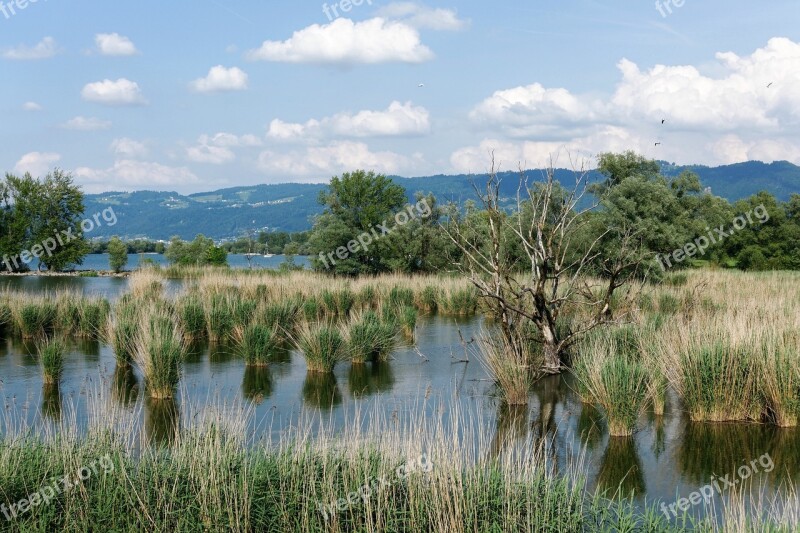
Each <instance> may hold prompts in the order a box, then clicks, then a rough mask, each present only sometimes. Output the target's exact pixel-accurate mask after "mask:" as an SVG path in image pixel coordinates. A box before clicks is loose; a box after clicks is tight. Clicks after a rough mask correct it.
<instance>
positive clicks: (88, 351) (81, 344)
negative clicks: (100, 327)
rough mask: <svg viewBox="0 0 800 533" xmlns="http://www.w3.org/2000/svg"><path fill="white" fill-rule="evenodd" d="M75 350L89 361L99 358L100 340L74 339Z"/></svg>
mask: <svg viewBox="0 0 800 533" xmlns="http://www.w3.org/2000/svg"><path fill="white" fill-rule="evenodd" d="M74 346H75V350H76V351H77V352H78V353H81V354H83V355H84V356H86V358H87V359H88V360H89V361H98V360H99V359H100V341H98V340H96V339H95V340H93V339H76V340H75V345H74Z"/></svg>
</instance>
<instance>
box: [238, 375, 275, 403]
mask: <svg viewBox="0 0 800 533" xmlns="http://www.w3.org/2000/svg"><path fill="white" fill-rule="evenodd" d="M274 387H275V379H274V378H273V377H272V371H271V370H270V369H269V367H266V366H246V367H245V369H244V379H243V380H242V394H244V397H245V398H247V399H248V400H253V402H255V403H256V404H260V403H261V402H263V401H264V400H265V399H266V398H269V397H270V396H272V390H273V389H274Z"/></svg>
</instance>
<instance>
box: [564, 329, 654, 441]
mask: <svg viewBox="0 0 800 533" xmlns="http://www.w3.org/2000/svg"><path fill="white" fill-rule="evenodd" d="M578 358H579V362H578V363H577V364H576V365H575V366H574V368H573V373H574V374H575V377H576V378H577V380H578V382H579V383H580V384H581V387H580V388H579V391H580V393H582V395H583V397H584V398H583V399H584V401H586V402H587V403H596V404H599V405H600V407H601V408H602V410H603V412H604V413H605V415H606V419H607V420H608V428H609V434H610V435H611V436H613V437H627V436H630V435H632V434H633V431H634V430H635V428H636V422H637V420H638V418H639V415H640V414H641V413H642V411H643V410H644V407H645V404H646V402H647V399H648V382H649V376H648V373H647V370H646V369H645V366H644V365H643V364H642V363H640V362H639V361H636V360H633V359H632V358H631V357H630V355H626V354H625V353H624V352H621V351H620V350H619V348H618V344H617V340H616V338H615V334H614V333H612V332H608V331H599V332H595V333H594V334H593V335H591V336H590V337H588V338H587V339H586V341H585V342H584V343H582V345H581V349H580V354H579V355H578Z"/></svg>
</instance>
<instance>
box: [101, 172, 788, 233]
mask: <svg viewBox="0 0 800 533" xmlns="http://www.w3.org/2000/svg"><path fill="white" fill-rule="evenodd" d="M662 167H663V172H664V174H665V175H668V176H676V175H678V174H679V173H680V172H682V171H683V170H692V171H693V172H696V173H697V174H698V175H699V176H700V179H701V181H702V183H703V186H705V187H711V190H712V192H713V193H714V194H716V195H718V196H722V197H724V198H727V199H728V200H731V201H735V200H739V199H741V198H745V197H747V196H750V195H752V194H754V193H756V192H758V191H761V190H766V191H769V192H771V193H772V194H774V195H775V196H777V197H778V198H779V199H781V200H787V199H788V198H789V196H790V195H791V194H792V193H800V167H798V166H796V165H793V164H791V163H788V162H785V161H782V162H776V163H772V164H765V163H761V162H757V161H750V162H747V163H740V164H736V165H727V166H720V167H705V166H688V167H682V166H675V165H672V164H669V163H662ZM540 173H541V171H539V170H531V171H529V172H528V175H529V176H530V177H531V178H535V177H536V176H539V175H540ZM501 177H502V191H503V194H504V195H505V196H507V197H513V196H514V195H515V194H516V190H517V185H518V179H517V175H516V173H513V172H510V173H505V174H502V175H501ZM556 178H557V179H558V180H559V181H561V182H562V183H564V184H565V185H566V186H568V187H569V186H570V184H571V183H574V176H573V174H572V172H570V171H567V170H558V171H557V173H556ZM594 178H596V176H594ZM392 179H393V180H395V181H396V182H397V183H400V184H401V185H403V186H404V187H405V189H406V191H407V192H408V194H409V198H413V195H414V193H416V192H418V191H422V192H426V193H427V192H431V193H433V194H434V195H435V196H436V198H437V199H438V200H439V201H440V202H442V203H445V202H448V201H454V202H457V203H459V204H461V203H463V202H465V201H466V200H469V199H474V198H475V192H474V190H473V187H472V184H473V183H478V184H481V183H482V182H485V179H486V176H483V175H472V176H468V175H456V176H443V175H439V176H428V177H419V178H402V177H399V176H393V177H392ZM324 187H325V186H324V185H313V184H312V185H309V184H297V183H284V184H279V185H255V186H248V187H234V188H229V189H221V190H218V191H211V192H207V193H197V194H190V195H187V196H184V195H181V194H178V193H176V192H153V191H139V192H133V193H120V192H108V193H103V194H93V195H87V196H86V212H87V213H89V214H92V213H96V212H98V211H101V210H102V209H105V208H106V207H108V206H113V207H114V211H115V213H116V214H117V217H118V220H119V222H118V224H117V225H116V226H113V227H102V228H100V229H99V230H96V231H94V232H93V233H92V234H91V237H109V236H111V235H114V234H118V235H121V236H123V237H126V238H133V237H148V238H151V239H168V238H170V237H171V236H173V235H178V236H180V237H182V238H184V239H190V238H193V237H194V236H195V235H197V234H198V233H203V234H205V235H207V236H209V237H212V238H214V239H225V238H231V237H237V236H240V235H241V234H242V233H243V232H244V231H245V230H247V229H250V228H256V229H267V230H277V231H302V230H307V229H309V228H310V227H311V224H312V219H313V216H314V215H316V214H318V213H319V212H320V206H319V204H318V203H317V196H318V194H319V192H320V191H321V190H322V189H323V188H324Z"/></svg>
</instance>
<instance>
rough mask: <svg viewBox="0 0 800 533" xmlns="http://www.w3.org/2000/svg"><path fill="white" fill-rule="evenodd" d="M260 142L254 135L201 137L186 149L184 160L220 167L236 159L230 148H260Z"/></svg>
mask: <svg viewBox="0 0 800 533" xmlns="http://www.w3.org/2000/svg"><path fill="white" fill-rule="evenodd" d="M261 145H262V142H261V139H259V138H258V137H257V136H255V135H250V134H247V135H241V136H238V135H234V134H232V133H225V132H220V133H217V134H215V135H201V136H200V138H199V139H198V140H197V144H195V145H194V146H190V147H188V148H187V149H186V158H187V159H189V160H190V161H194V162H195V163H209V164H212V165H221V164H223V163H227V162H229V161H233V160H234V159H236V154H235V153H234V151H233V150H232V148H247V147H255V146H261Z"/></svg>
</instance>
